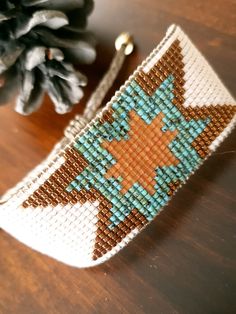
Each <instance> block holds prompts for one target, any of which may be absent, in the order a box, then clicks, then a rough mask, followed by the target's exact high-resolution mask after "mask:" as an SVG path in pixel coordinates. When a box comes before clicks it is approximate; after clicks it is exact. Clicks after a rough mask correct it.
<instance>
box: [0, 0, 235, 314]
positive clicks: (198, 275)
mask: <svg viewBox="0 0 236 314" xmlns="http://www.w3.org/2000/svg"><path fill="white" fill-rule="evenodd" d="M95 2H96V6H95V11H94V13H93V14H92V16H91V18H90V25H89V28H90V29H91V30H92V31H93V32H94V33H95V34H96V37H97V40H98V57H97V60H96V62H95V64H93V65H92V66H89V67H87V68H85V69H84V71H85V72H86V73H87V75H88V78H89V84H88V86H87V88H86V90H85V91H86V97H85V98H84V100H83V102H82V105H78V106H77V107H76V108H75V109H74V110H73V112H72V113H70V114H67V115H65V116H60V115H57V114H56V113H55V112H54V111H53V106H52V104H51V102H50V101H49V99H48V98H47V97H46V98H45V101H44V104H43V106H42V108H41V109H40V110H39V111H38V112H37V113H35V114H33V115H31V116H29V117H22V116H20V115H18V114H16V113H15V112H14V111H13V108H12V106H11V105H10V106H8V107H1V108H0V193H3V192H4V191H5V190H6V189H7V188H10V187H11V186H12V185H14V184H15V183H16V182H17V181H19V180H20V179H21V178H22V177H23V176H24V174H26V172H27V171H29V170H30V169H31V168H32V167H34V166H36V165H37V164H38V163H39V162H40V161H41V160H42V159H43V158H44V157H45V156H46V155H47V153H48V152H49V151H50V149H51V148H52V146H53V144H54V143H56V141H57V140H59V138H60V137H61V136H62V134H63V128H64V127H65V126H66V124H67V122H68V121H69V120H70V119H71V118H72V117H73V115H74V114H75V113H76V112H81V110H82V108H83V106H84V104H85V102H86V99H87V98H88V96H89V95H90V93H91V92H92V90H93V89H94V87H95V86H96V84H97V83H98V82H99V80H100V78H101V76H102V74H103V73H104V72H105V70H106V68H107V66H108V64H109V62H110V60H111V58H112V54H113V51H114V49H113V42H114V39H115V37H116V36H117V35H118V34H119V33H120V32H121V31H126V30H127V31H130V32H131V33H132V34H133V35H134V37H135V41H136V47H137V48H136V52H135V53H134V54H133V55H132V56H131V57H129V58H128V59H127V61H126V64H125V67H124V68H123V70H122V71H121V73H120V75H119V77H118V79H117V81H116V83H115V85H114V87H113V88H112V91H111V92H110V95H112V93H114V91H115V90H116V89H117V88H118V87H119V86H120V85H121V84H122V83H123V82H124V80H125V79H126V78H127V77H128V75H129V74H131V73H132V71H133V70H134V69H135V68H136V66H137V65H138V64H139V63H140V62H141V61H142V60H143V59H144V58H145V57H146V56H147V55H148V54H149V53H150V51H151V50H152V49H153V48H154V47H155V46H156V45H157V43H158V42H159V41H160V40H161V39H162V37H163V36H164V33H165V31H166V28H167V27H168V25H169V24H171V23H177V24H179V25H181V26H182V27H183V29H184V30H185V31H186V32H187V33H188V34H189V35H190V37H191V38H192V40H193V41H194V43H195V44H197V46H198V47H199V49H200V50H201V51H202V53H203V54H204V55H205V56H206V57H207V59H208V60H209V61H210V63H211V64H212V65H213V66H214V68H215V70H216V71H217V72H218V74H219V75H220V77H221V78H222V80H223V81H224V83H225V84H226V86H227V87H228V88H229V90H230V91H231V92H232V94H233V95H234V96H235V81H236V68H235V64H236V14H235V13H236V3H235V1H234V0H222V1H221V0H207V1H206V0H198V1H187V0H177V1H174V0H165V1H163V0H162V1H161V0H145V1H144V0H143V1H142V0H132V1H127V0H112V1H109V0H98V1H95ZM108 97H109V96H108ZM108 97H107V99H108ZM235 143H236V132H235V131H234V132H233V133H232V134H231V135H230V137H229V138H227V139H226V141H225V142H224V143H223V144H222V145H221V147H220V148H219V149H218V150H217V152H215V153H214V154H213V156H212V157H211V158H210V159H209V160H208V161H207V162H206V163H205V164H204V165H203V167H202V168H201V169H200V170H199V171H197V173H196V174H195V175H194V176H193V177H192V178H191V179H190V180H189V182H188V184H186V185H185V186H184V187H183V188H182V189H181V190H180V191H179V192H178V193H177V195H176V196H175V197H174V199H172V201H171V202H170V204H169V205H168V206H167V207H166V209H165V210H164V211H163V212H162V213H161V215H160V216H158V218H157V219H155V221H154V222H152V224H151V225H149V226H148V227H147V228H146V230H145V231H144V232H143V233H142V234H141V235H139V236H138V237H137V238H136V239H135V240H134V241H133V242H132V243H131V244H130V245H129V246H128V248H126V249H124V250H122V251H121V252H120V253H119V254H118V255H117V256H116V257H114V258H112V259H111V260H110V261H108V262H107V263H105V264H103V265H101V266H98V267H95V268H91V269H75V268H71V267H68V266H65V265H63V264H61V263H59V262H56V261H54V260H53V259H50V258H48V257H46V256H43V255H41V254H39V253H37V252H34V251H32V250H31V249H29V248H27V247H26V246H24V245H22V244H21V243H19V242H17V241H16V240H15V239H13V238H12V237H10V236H9V235H8V234H6V233H5V232H4V231H3V230H1V231H0V252H1V253H0V254H1V255H0V313H1V314H10V313H14V314H15V313H17V314H29V313H30V314H31V313H32V314H38V313H39V314H41V313H49V314H50V313H63V314H67V313H68V314H72V313H74V314H84V313H102V314H103V313H105V314H106V313H107V314H110V313H112V314H116V313H131V314H132V313H135V314H138V313H148V314H149V313H150V314H151V313H163V314H169V313H184V314H185V313H186V314H192V313H194V314H197V313H201V314H226V313H229V314H233V313H236V260H235V257H236V217H235V207H236V206H235V194H236V188H235V171H236V160H235V155H236V152H235V150H236V145H235ZM0 219H1V218H0Z"/></svg>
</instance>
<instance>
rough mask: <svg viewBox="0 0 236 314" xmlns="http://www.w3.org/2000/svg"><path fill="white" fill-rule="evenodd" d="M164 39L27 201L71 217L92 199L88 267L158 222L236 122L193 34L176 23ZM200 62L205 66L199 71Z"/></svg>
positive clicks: (232, 104) (231, 104) (84, 232)
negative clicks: (191, 38) (189, 36)
mask: <svg viewBox="0 0 236 314" xmlns="http://www.w3.org/2000/svg"><path fill="white" fill-rule="evenodd" d="M162 43H163V44H162V45H161V46H160V49H157V50H156V52H155V53H154V55H153V56H152V58H151V59H149V60H148V62H146V64H144V65H143V67H142V68H141V69H139V71H138V72H136V73H135V74H134V75H133V76H132V77H131V78H130V80H129V81H128V82H127V83H126V85H125V86H124V87H123V88H122V89H121V92H120V93H119V95H118V96H116V97H115V98H113V100H112V102H111V103H110V104H109V105H108V106H107V107H106V108H105V110H104V111H103V113H102V116H99V117H97V118H96V119H95V120H94V121H93V123H92V124H91V126H89V127H88V128H86V129H85V130H84V131H82V133H81V135H80V136H78V137H77V138H76V140H75V142H74V143H73V144H72V145H71V147H69V148H67V149H66V151H65V153H64V159H65V161H64V163H63V164H62V165H61V166H60V167H59V168H58V169H57V170H56V171H55V172H54V173H53V174H52V175H51V176H50V177H49V178H48V179H47V180H46V181H45V182H44V183H43V184H42V185H41V186H40V187H39V188H37V189H36V190H35V191H34V192H33V193H32V194H31V195H30V196H29V197H28V198H27V199H26V200H24V202H23V204H22V206H23V208H24V209H25V210H27V209H29V208H33V209H36V208H51V210H52V211H53V210H54V209H53V208H54V207H58V206H60V207H61V206H62V207H67V208H68V211H67V212H68V213H67V214H65V220H67V215H70V210H72V208H73V206H77V211H78V212H80V209H79V208H78V204H80V205H81V206H82V205H84V204H87V205H86V206H87V207H86V211H87V214H85V215H86V217H87V218H88V219H87V220H86V223H87V225H86V226H84V225H82V224H81V230H79V231H78V234H80V236H79V237H78V239H80V241H83V236H84V237H88V235H89V234H91V233H93V234H94V237H91V239H90V242H89V243H90V247H91V250H90V251H88V250H87V251H86V257H83V259H84V260H85V263H87V266H89V265H90V264H91V265H93V264H95V263H98V262H101V261H104V260H106V259H107V258H109V257H110V256H112V255H113V254H114V253H116V252H118V251H119V250H120V249H121V248H122V247H123V246H124V245H125V244H126V243H128V242H129V241H130V240H131V239H132V238H133V237H134V236H135V235H136V234H137V233H138V232H139V231H140V230H141V229H142V228H143V227H144V226H145V225H147V224H148V223H149V222H150V221H152V220H153V219H154V217H155V216H156V215H157V214H158V213H159V212H160V211H161V210H162V209H163V207H164V206H165V205H166V204H167V203H168V201H169V199H170V198H171V196H172V195H173V193H175V191H176V190H177V188H178V187H180V186H181V185H182V184H183V183H185V182H186V180H187V179H188V177H189V176H190V175H191V174H192V173H193V172H194V171H195V170H196V169H197V168H198V167H199V166H200V165H201V163H202V162H203V161H204V159H205V158H206V157H207V156H208V155H209V154H210V153H211V152H212V150H213V149H214V148H215V147H216V146H217V145H218V144H219V142H220V141H221V140H222V139H223V137H224V136H225V135H226V134H225V133H224V130H225V128H226V127H228V130H230V129H231V128H232V126H233V124H234V121H235V112H236V111H235V108H236V107H235V102H234V100H233V99H232V97H231V96H230V95H229V93H228V92H227V91H226V89H225V88H224V86H223V85H222V83H221V82H220V81H219V79H218V78H217V77H216V75H215V74H214V73H213V71H212V69H211V68H210V67H209V65H208V64H207V63H206V61H205V60H204V59H203V57H202V56H201V55H200V53H199V52H197V50H196V48H195V47H193V46H192V44H191V42H190V41H189V40H188V39H187V37H186V35H184V33H183V32H182V31H181V30H180V29H179V28H176V30H175V31H174V32H173V34H171V35H169V38H166V39H165V40H164V41H163V42H162ZM196 56H198V58H199V59H198V58H196ZM199 60H200V61H199ZM195 63H197V64H198V67H199V64H200V66H201V67H202V69H198V70H195V71H192V69H193V68H194V69H196V67H195ZM205 70H206V71H207V72H206V73H207V75H206V80H207V81H206V83H205V85H204V88H203V87H202V88H200V87H199V85H200V86H201V84H203V83H202V81H201V80H200V78H201V75H202V72H204V71H205ZM197 71H198V72H197ZM189 82H192V83H191V84H190V83H189ZM188 89H192V90H193V92H192V94H189V90H188ZM196 90H197V91H199V93H196ZM203 92H204V95H202V93H203ZM214 92H215V97H214V95H213V94H214ZM191 95H192V98H191ZM199 99H202V102H201V104H200V100H199ZM224 99H225V101H224ZM222 132H223V133H222ZM213 143H215V144H214V145H215V146H212V144H213ZM89 204H95V205H96V206H95V205H91V207H90V205H89ZM42 210H43V209H42ZM83 210H84V207H83ZM81 215H82V213H81ZM74 219H76V218H74ZM83 228H84V229H83ZM52 232H53V231H52ZM66 237H67V235H66ZM76 239H77V238H76V236H75V238H74V241H75V244H77V245H78V248H81V250H82V246H81V243H77V242H76ZM73 247H74V246H73ZM71 248H72V246H71ZM79 254H80V255H83V254H85V253H84V252H80V253H79ZM79 254H78V256H79ZM79 264H80V261H78V265H79Z"/></svg>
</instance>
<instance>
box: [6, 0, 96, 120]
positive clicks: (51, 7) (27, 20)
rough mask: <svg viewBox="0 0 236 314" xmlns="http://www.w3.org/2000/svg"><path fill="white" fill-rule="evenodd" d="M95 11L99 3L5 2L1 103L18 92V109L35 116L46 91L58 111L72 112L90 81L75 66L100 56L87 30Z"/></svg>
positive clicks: (90, 0) (77, 0)
mask: <svg viewBox="0 0 236 314" xmlns="http://www.w3.org/2000/svg"><path fill="white" fill-rule="evenodd" d="M92 8H93V0H1V1H0V34H1V36H0V104H4V103H7V102H8V101H9V100H10V98H11V97H12V96H13V95H15V94H16V93H17V100H16V106H15V109H16V111H17V112H19V113H21V114H30V113H32V112H33V111H35V110H36V109H38V108H39V106H40V105H41V102H42V98H43V96H44V92H45V91H46V92H47V93H48V94H49V96H50V97H51V99H52V100H53V102H54V104H55V110H56V112H58V113H65V112H68V111H70V109H71V107H72V105H73V104H75V103H77V102H78V101H79V100H80V99H81V97H82V96H83V91H82V89H81V86H84V85H86V81H87V80H86V77H85V76H84V75H82V74H81V73H80V72H78V71H76V70H75V68H74V67H73V65H72V63H73V64H76V63H91V62H93V61H94V59H95V56H96V53H95V49H94V39H93V37H92V36H91V34H89V33H88V32H86V31H85V27H86V21H87V16H88V15H89V13H90V12H91V10H92Z"/></svg>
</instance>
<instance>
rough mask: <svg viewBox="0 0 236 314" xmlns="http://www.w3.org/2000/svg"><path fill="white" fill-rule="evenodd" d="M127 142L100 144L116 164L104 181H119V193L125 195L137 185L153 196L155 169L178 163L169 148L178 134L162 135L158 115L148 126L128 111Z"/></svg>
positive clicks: (109, 170) (161, 118)
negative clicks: (118, 179) (128, 127)
mask: <svg viewBox="0 0 236 314" xmlns="http://www.w3.org/2000/svg"><path fill="white" fill-rule="evenodd" d="M129 117H130V123H129V126H130V130H129V133H128V139H122V140H120V141H118V140H116V139H114V140H112V142H107V141H106V142H103V143H102V146H103V147H104V148H105V149H106V150H108V152H109V153H110V154H111V155H112V156H113V157H114V158H115V160H116V163H115V164H114V165H113V166H112V167H111V168H109V169H108V171H107V172H106V174H105V177H106V178H109V177H115V178H118V177H121V178H123V180H122V183H121V185H122V188H121V191H120V192H121V193H123V194H124V193H126V192H127V191H128V190H129V189H130V188H131V187H132V186H133V185H134V184H135V183H139V184H140V185H141V186H142V187H143V188H144V189H146V191H148V192H149V193H150V194H151V195H152V194H154V193H155V188H154V186H155V184H156V181H155V176H156V169H157V168H158V167H164V166H171V165H176V164H177V163H178V162H179V160H178V159H177V158H176V157H175V155H174V154H173V153H172V152H171V150H170V149H169V147H168V145H169V144H170V143H171V142H172V140H173V139H174V138H175V137H176V135H177V134H178V131H177V130H175V131H169V130H168V131H166V132H163V131H162V127H163V126H164V123H163V121H162V120H163V118H164V114H163V113H159V114H158V115H157V116H156V117H155V118H154V119H153V120H152V122H151V123H150V124H147V123H146V122H145V121H144V120H143V119H142V118H140V116H139V115H138V114H136V112H135V111H134V110H132V111H130V113H129Z"/></svg>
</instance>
